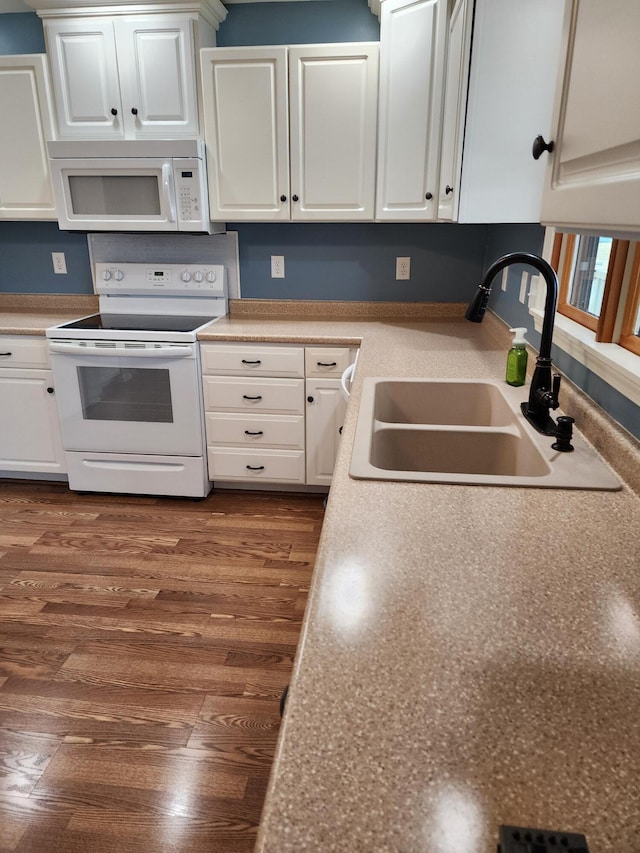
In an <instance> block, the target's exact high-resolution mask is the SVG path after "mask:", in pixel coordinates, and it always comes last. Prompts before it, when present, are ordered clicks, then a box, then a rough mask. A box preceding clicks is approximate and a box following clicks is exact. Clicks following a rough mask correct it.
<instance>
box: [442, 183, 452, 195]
mask: <svg viewBox="0 0 640 853" xmlns="http://www.w3.org/2000/svg"><path fill="white" fill-rule="evenodd" d="M444 191H445V193H446V194H447V195H449V194H450V193H452V192H453V187H450V186H449V184H447V185H446V187H445V188H444Z"/></svg>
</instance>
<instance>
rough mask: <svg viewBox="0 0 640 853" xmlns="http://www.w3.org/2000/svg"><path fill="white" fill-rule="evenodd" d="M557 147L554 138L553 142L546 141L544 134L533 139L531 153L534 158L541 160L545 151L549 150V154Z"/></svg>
mask: <svg viewBox="0 0 640 853" xmlns="http://www.w3.org/2000/svg"><path fill="white" fill-rule="evenodd" d="M554 148H555V142H553V140H552V141H551V142H545V141H544V136H536V138H535V139H534V140H533V146H532V148H531V153H532V154H533V159H534V160H539V159H540V158H541V157H542V155H543V154H544V152H545V151H548V152H549V154H551V152H552V151H553V149H554Z"/></svg>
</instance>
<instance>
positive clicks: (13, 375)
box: [0, 368, 66, 474]
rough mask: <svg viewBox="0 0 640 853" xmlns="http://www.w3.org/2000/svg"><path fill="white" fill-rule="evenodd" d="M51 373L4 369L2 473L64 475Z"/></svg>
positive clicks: (0, 372)
mask: <svg viewBox="0 0 640 853" xmlns="http://www.w3.org/2000/svg"><path fill="white" fill-rule="evenodd" d="M50 388H51V389H52V388H53V385H52V375H51V371H49V370H20V369H12V368H2V369H0V411H1V412H2V418H1V419H0V471H3V472H5V471H31V472H34V473H59V474H60V473H64V471H65V470H66V469H65V458H64V451H63V450H62V445H61V442H60V426H59V423H58V412H57V409H56V403H55V396H54V393H53V391H49V389H50Z"/></svg>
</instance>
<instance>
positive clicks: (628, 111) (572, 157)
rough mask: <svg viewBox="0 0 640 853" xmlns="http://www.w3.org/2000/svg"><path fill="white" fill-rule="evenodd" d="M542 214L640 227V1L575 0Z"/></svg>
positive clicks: (555, 220)
mask: <svg viewBox="0 0 640 853" xmlns="http://www.w3.org/2000/svg"><path fill="white" fill-rule="evenodd" d="M570 5H571V8H570V9H569V12H568V14H567V18H566V21H565V39H566V41H565V44H566V46H567V60H566V66H565V67H564V69H563V71H564V73H563V74H561V75H560V78H559V86H558V93H557V98H556V112H555V122H554V127H555V131H554V133H553V134H552V135H551V137H548V136H547V137H545V139H546V140H547V141H549V139H551V140H552V141H553V143H554V150H553V153H552V154H547V153H544V154H543V155H542V159H541V161H542V162H544V161H545V160H548V165H547V175H546V185H545V191H544V198H543V202H542V221H543V222H545V223H550V224H557V225H563V226H568V227H571V228H576V229H580V228H584V227H589V228H597V229H598V230H599V231H614V232H615V231H629V232H634V233H638V232H639V231H640V108H639V107H638V83H639V81H640V49H639V48H638V36H639V34H640V3H638V0H609V2H607V3H602V2H601V0H580V3H577V2H573V3H572V4H570Z"/></svg>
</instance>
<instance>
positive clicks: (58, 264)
mask: <svg viewBox="0 0 640 853" xmlns="http://www.w3.org/2000/svg"><path fill="white" fill-rule="evenodd" d="M51 260H52V261H53V271H54V273H55V274H56V275H66V274H67V262H66V260H65V258H64V252H51Z"/></svg>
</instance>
